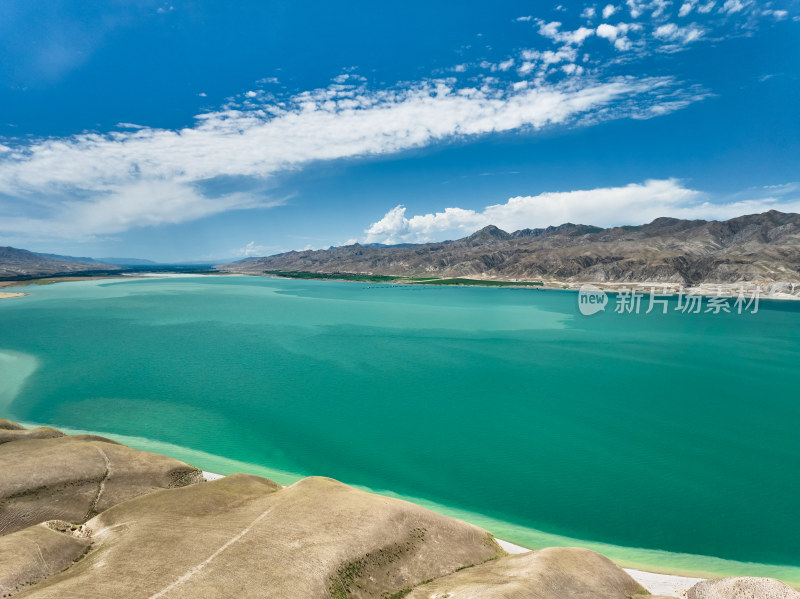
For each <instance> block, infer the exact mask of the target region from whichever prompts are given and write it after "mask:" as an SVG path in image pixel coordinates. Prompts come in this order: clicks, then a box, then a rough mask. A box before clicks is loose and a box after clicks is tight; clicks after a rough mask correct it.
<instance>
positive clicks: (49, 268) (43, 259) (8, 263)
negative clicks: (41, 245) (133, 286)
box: [0, 247, 119, 279]
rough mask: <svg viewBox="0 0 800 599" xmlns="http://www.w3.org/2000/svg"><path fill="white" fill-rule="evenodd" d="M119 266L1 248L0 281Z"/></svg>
mask: <svg viewBox="0 0 800 599" xmlns="http://www.w3.org/2000/svg"><path fill="white" fill-rule="evenodd" d="M118 269H119V267H118V266H114V265H109V264H101V263H98V262H76V261H75V260H74V259H72V260H65V259H63V258H52V257H48V256H43V255H41V254H35V253H33V252H29V251H27V250H19V249H17V248H12V247H0V279H13V278H16V277H40V276H47V275H55V274H64V273H74V272H83V271H92V270H118Z"/></svg>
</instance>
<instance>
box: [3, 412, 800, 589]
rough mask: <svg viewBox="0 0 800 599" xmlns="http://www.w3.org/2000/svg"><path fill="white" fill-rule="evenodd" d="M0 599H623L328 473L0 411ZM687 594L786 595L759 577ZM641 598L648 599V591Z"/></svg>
mask: <svg viewBox="0 0 800 599" xmlns="http://www.w3.org/2000/svg"><path fill="white" fill-rule="evenodd" d="M0 469H2V472H3V477H2V478H0V597H6V598H10V597H19V598H27V599H33V598H45V597H48V598H52V597H81V598H84V599H95V598H97V599H100V598H105V597H114V598H116V599H139V598H141V599H145V598H150V599H154V598H161V597H163V598H182V597H185V598H195V597H203V598H204V599H217V598H219V599H228V598H230V597H264V598H274V599H317V598H318V599H349V598H358V599H400V598H402V597H408V598H409V599H411V598H414V599H431V598H435V599H443V598H445V597H447V598H450V599H468V598H469V599H477V598H481V599H493V598H497V599H501V598H502V599H523V598H524V599H563V598H564V597H571V598H574V599H631V598H632V597H638V596H640V595H648V594H649V593H648V592H647V590H646V589H644V588H643V587H642V586H641V585H640V584H639V583H638V582H636V581H635V580H634V579H633V578H631V577H630V576H629V575H628V574H627V573H626V572H625V571H623V570H622V569H620V568H619V567H617V566H616V565H615V564H614V563H612V562H611V561H610V560H608V559H607V558H605V557H603V556H601V555H598V554H597V553H594V552H592V551H588V550H585V549H576V548H549V549H541V550H539V551H532V552H528V553H524V554H521V555H514V556H510V555H507V554H506V553H505V552H504V551H503V550H502V549H501V548H500V546H499V545H498V544H497V542H496V541H495V539H494V538H493V537H492V536H491V534H489V533H487V532H486V531H484V530H481V529H480V528H477V527H475V526H473V525H471V524H467V523H465V522H461V521H459V520H455V519H452V518H448V517H446V516H442V515H440V514H437V513H435V512H431V511H430V510H426V509H424V508H421V507H419V506H417V505H414V504H411V503H408V502H405V501H401V500H398V499H391V498H388V497H382V496H378V495H372V494H370V493H366V492H364V491H359V490H356V489H354V488H352V487H348V486H347V485H344V484H342V483H339V482H336V481H334V480H331V479H328V478H320V477H312V478H306V479H303V480H301V481H299V482H297V483H295V484H293V485H291V486H288V487H281V486H280V485H278V484H276V483H274V482H273V481H270V480H268V479H265V478H259V477H257V476H250V475H246V474H234V475H231V476H227V477H225V478H222V479H219V480H215V481H213V482H203V478H202V473H201V472H200V471H199V470H197V469H195V468H193V467H191V466H189V465H187V464H183V463H181V462H178V461H176V460H173V459H171V458H167V457H164V456H160V455H156V454H151V453H146V452H142V451H137V450H134V449H131V448H129V447H125V446H124V445H120V444H118V443H115V442H113V441H110V440H108V439H104V438H102V437H95V436H89V435H75V436H65V435H64V434H63V433H61V432H59V431H58V430H55V429H52V428H46V427H45V428H38V429H25V428H23V427H21V426H20V425H18V424H15V423H13V422H10V421H8V420H2V419H0ZM689 593H690V595H689V596H690V597H691V598H692V599H716V598H721V597H725V598H726V599H730V598H732V597H748V598H749V599H768V598H782V599H800V593H796V592H795V591H793V590H792V589H791V588H789V587H787V586H786V585H784V584H782V583H780V582H778V581H775V580H770V579H721V580H717V581H703V582H702V583H699V584H697V585H696V586H695V587H693V588H692V589H690V591H689ZM653 597H655V596H653Z"/></svg>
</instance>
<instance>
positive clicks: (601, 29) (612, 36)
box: [595, 23, 640, 50]
mask: <svg viewBox="0 0 800 599" xmlns="http://www.w3.org/2000/svg"><path fill="white" fill-rule="evenodd" d="M639 29H640V26H639V25H638V24H632V25H631V24H628V23H617V24H616V25H609V24H608V23H602V24H600V25H598V26H597V29H596V30H595V32H596V33H597V37H602V38H604V39H607V40H608V41H609V42H612V43H613V44H614V46H615V47H616V48H617V50H628V49H629V48H630V47H631V42H630V40H628V39H627V38H626V37H625V36H626V35H627V34H628V32H629V31H637V30H639Z"/></svg>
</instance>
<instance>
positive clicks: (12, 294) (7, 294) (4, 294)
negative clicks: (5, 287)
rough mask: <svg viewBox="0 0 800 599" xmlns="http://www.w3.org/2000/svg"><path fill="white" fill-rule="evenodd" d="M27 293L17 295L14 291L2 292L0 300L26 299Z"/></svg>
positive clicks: (0, 292)
mask: <svg viewBox="0 0 800 599" xmlns="http://www.w3.org/2000/svg"><path fill="white" fill-rule="evenodd" d="M26 295H28V294H27V293H15V292H12V291H0V299H8V298H11V297H24V296H26Z"/></svg>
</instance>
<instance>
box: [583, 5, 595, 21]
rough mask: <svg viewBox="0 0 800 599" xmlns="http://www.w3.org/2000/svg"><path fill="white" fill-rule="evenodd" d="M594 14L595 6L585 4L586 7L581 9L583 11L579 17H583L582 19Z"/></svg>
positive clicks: (589, 17)
mask: <svg viewBox="0 0 800 599" xmlns="http://www.w3.org/2000/svg"><path fill="white" fill-rule="evenodd" d="M596 14H597V11H596V10H595V8H594V7H593V6H587V7H586V8H584V9H583V12H582V13H581V18H583V19H593V18H594V17H595V15H596Z"/></svg>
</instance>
